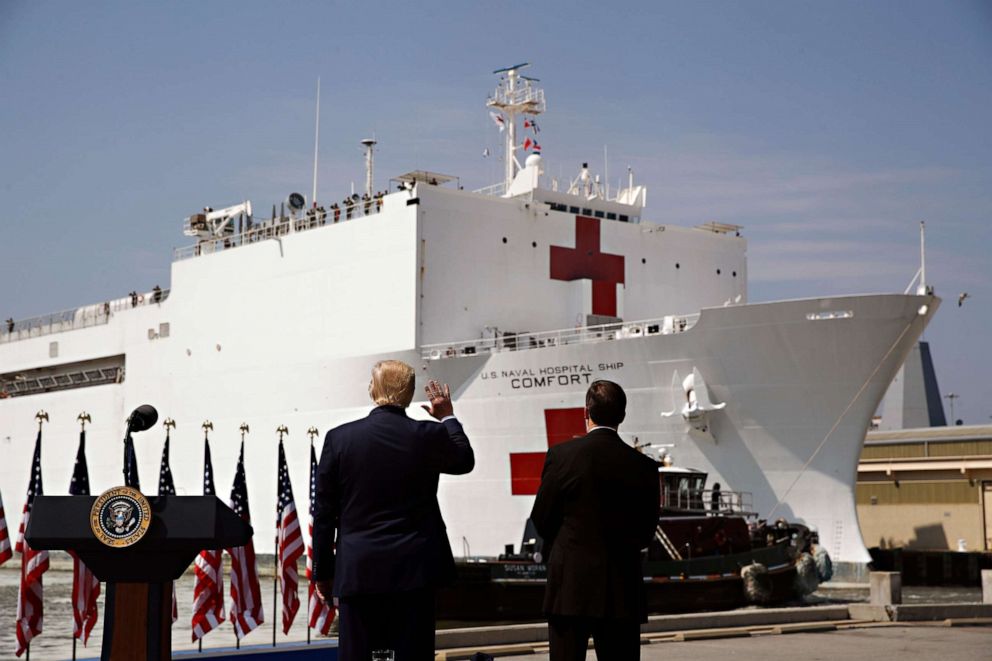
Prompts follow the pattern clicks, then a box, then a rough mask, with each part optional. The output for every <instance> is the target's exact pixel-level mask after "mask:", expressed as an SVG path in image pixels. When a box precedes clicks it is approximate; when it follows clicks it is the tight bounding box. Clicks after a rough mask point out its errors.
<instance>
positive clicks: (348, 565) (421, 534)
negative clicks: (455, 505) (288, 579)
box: [313, 406, 475, 597]
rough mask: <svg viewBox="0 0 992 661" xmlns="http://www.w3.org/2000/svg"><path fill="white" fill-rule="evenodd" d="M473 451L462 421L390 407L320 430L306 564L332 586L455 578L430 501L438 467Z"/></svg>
mask: <svg viewBox="0 0 992 661" xmlns="http://www.w3.org/2000/svg"><path fill="white" fill-rule="evenodd" d="M474 466H475V455H474V453H473V452H472V446H471V445H470V444H469V440H468V437H467V436H466V435H465V432H464V431H463V430H462V426H461V424H460V423H459V422H458V421H457V420H455V419H453V418H452V419H449V420H447V421H446V422H444V423H443V424H439V423H437V422H433V421H431V422H425V421H416V420H412V419H411V418H408V417H407V415H406V411H405V410H404V409H402V408H399V407H396V406H380V407H378V408H376V409H373V411H372V412H371V413H370V414H369V415H368V417H367V418H363V419H361V420H356V421H355V422H350V423H348V424H345V425H342V426H340V427H336V428H335V429H332V430H330V431H329V432H327V436H326V437H325V438H324V448H323V451H322V452H321V454H320V465H319V466H318V468H317V489H316V498H315V499H314V527H313V548H314V558H313V571H314V578H315V579H316V580H319V581H324V580H331V579H333V581H334V588H333V594H334V596H337V597H347V596H352V595H356V594H376V593H386V592H402V591H407V590H416V589H419V588H424V587H431V586H437V585H442V584H444V583H447V582H448V581H450V580H452V579H453V578H454V570H455V565H454V560H453V558H452V555H451V546H450V545H449V544H448V535H447V532H446V529H445V525H444V520H443V519H442V518H441V510H440V508H439V507H438V503H437V484H438V476H439V474H440V473H449V474H452V475H461V474H464V473H468V472H469V471H471V470H472V468H473V467H474Z"/></svg>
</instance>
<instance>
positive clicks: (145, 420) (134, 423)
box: [127, 404, 158, 432]
mask: <svg viewBox="0 0 992 661" xmlns="http://www.w3.org/2000/svg"><path fill="white" fill-rule="evenodd" d="M156 422H158V411H156V410H155V407H154V406H152V405H151V404H142V405H141V406H139V407H138V408H136V409H134V410H133V411H131V415H130V417H128V419H127V426H128V431H131V432H137V431H145V430H146V429H151V428H152V426H153V425H154V424H155V423H156Z"/></svg>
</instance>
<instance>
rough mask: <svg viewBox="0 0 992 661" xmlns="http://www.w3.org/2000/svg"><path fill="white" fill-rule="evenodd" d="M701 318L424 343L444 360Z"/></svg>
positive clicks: (426, 351) (670, 326) (679, 328)
mask: <svg viewBox="0 0 992 661" xmlns="http://www.w3.org/2000/svg"><path fill="white" fill-rule="evenodd" d="M698 320H699V313H698V312H697V313H694V314H685V315H668V316H665V317H661V318H659V319H645V320H643V321H632V322H627V321H618V322H612V323H608V324H598V325H593V326H580V327H578V328H566V329H561V330H552V331H541V332H536V333H510V332H498V331H497V332H496V333H494V334H493V336H492V337H484V338H481V339H477V340H465V341H459V342H440V343H437V344H425V345H423V346H422V347H421V357H422V358H423V359H424V360H442V359H444V358H454V357H457V356H474V355H478V354H486V353H490V354H491V353H501V352H504V351H524V350H528V349H547V348H552V347H560V346H566V345H571V344H595V343H598V342H607V341H613V340H627V339H634V338H640V337H645V336H650V335H674V334H678V333H684V332H686V331H688V330H689V329H691V328H692V327H693V326H694V325H695V324H696V322H697V321H698Z"/></svg>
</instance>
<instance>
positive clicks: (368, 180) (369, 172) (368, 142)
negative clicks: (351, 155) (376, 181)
mask: <svg viewBox="0 0 992 661" xmlns="http://www.w3.org/2000/svg"><path fill="white" fill-rule="evenodd" d="M362 144H363V145H365V194H366V195H368V196H369V198H371V197H372V176H373V175H374V174H375V172H374V170H373V159H374V157H373V155H372V152H373V147H375V145H376V141H375V138H365V139H364V140H362Z"/></svg>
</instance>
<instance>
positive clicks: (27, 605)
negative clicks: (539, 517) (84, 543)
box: [15, 428, 48, 656]
mask: <svg viewBox="0 0 992 661" xmlns="http://www.w3.org/2000/svg"><path fill="white" fill-rule="evenodd" d="M29 479H30V482H29V484H28V496H27V500H26V501H25V502H24V516H23V518H22V519H21V527H20V529H19V530H18V531H17V545H16V546H15V550H16V551H17V552H18V553H20V554H21V584H20V590H19V591H18V593H17V650H16V652H15V654H16V655H17V656H20V655H22V654H24V652H25V651H27V649H28V646H29V645H30V644H31V639H33V638H34V637H35V636H37V635H39V634H40V633H41V630H42V621H43V620H44V599H43V592H44V591H43V589H42V583H41V577H42V574H44V573H45V572H46V571H48V551H36V550H35V549H33V548H31V546H30V545H29V544H28V540H26V539H24V531H25V530H27V527H28V521H29V520H30V519H31V508H32V507H33V506H34V497H35V496H40V495H42V493H44V492H43V489H42V486H41V429H40V428H39V429H38V438H37V440H36V441H35V443H34V458H33V459H32V460H31V477H30V478H29Z"/></svg>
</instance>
